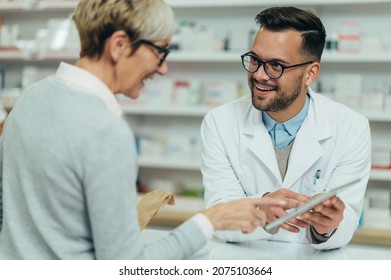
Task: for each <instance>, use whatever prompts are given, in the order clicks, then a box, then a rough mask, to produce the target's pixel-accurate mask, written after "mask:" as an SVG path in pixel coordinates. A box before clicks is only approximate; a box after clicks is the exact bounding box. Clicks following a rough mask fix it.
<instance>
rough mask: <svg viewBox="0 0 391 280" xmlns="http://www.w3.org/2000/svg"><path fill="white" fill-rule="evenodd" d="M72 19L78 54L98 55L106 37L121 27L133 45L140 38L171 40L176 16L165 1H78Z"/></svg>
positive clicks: (81, 55) (101, 51)
mask: <svg viewBox="0 0 391 280" xmlns="http://www.w3.org/2000/svg"><path fill="white" fill-rule="evenodd" d="M73 20H74V21H75V24H76V27H77V29H78V31H79V36H80V43H81V50H80V57H84V56H88V57H98V58H99V57H100V56H101V55H102V53H103V49H104V45H105V42H106V39H107V38H109V37H110V36H111V35H112V34H113V33H114V32H115V31H118V30H123V31H125V32H126V33H127V35H128V36H129V38H130V40H131V41H132V43H133V44H134V43H135V42H136V41H137V40H139V39H145V40H150V41H160V40H167V39H171V37H172V36H173V34H174V33H175V30H176V22H175V16H174V13H173V11H172V9H171V8H170V7H169V6H168V5H167V3H165V2H164V0H80V1H79V4H78V5H77V7H76V9H75V11H74V14H73Z"/></svg>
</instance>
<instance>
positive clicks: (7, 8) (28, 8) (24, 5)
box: [0, 0, 78, 14]
mask: <svg viewBox="0 0 391 280" xmlns="http://www.w3.org/2000/svg"><path fill="white" fill-rule="evenodd" d="M77 2H78V1H77V0H67V1H35V2H32V1H30V2H28V1H12V2H1V3H0V14H1V12H7V13H9V12H37V11H45V12H46V11H47V12H50V11H72V10H73V9H74V8H75V7H76V4H77Z"/></svg>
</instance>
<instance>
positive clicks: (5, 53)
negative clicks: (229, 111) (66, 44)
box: [0, 49, 78, 62]
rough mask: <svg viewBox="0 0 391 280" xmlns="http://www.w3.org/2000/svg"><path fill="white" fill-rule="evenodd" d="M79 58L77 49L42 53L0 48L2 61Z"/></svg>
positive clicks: (47, 60)
mask: <svg viewBox="0 0 391 280" xmlns="http://www.w3.org/2000/svg"><path fill="white" fill-rule="evenodd" d="M76 59H78V53H77V52H76V51H45V52H41V53H35V52H27V51H25V52H23V51H21V50H18V49H12V50H0V61H5V62H7V61H10V62H18V61H19V62H22V61H27V62H34V61H37V62H39V61H44V62H51V61H53V62H55V61H61V60H65V61H73V60H76Z"/></svg>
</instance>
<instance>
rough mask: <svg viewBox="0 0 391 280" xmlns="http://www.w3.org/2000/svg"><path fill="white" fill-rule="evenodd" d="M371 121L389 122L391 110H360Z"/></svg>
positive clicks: (390, 120)
mask: <svg viewBox="0 0 391 280" xmlns="http://www.w3.org/2000/svg"><path fill="white" fill-rule="evenodd" d="M360 113H361V114H363V115H364V116H365V117H367V118H368V120H369V121H371V122H391V112H386V111H365V110H364V111H360Z"/></svg>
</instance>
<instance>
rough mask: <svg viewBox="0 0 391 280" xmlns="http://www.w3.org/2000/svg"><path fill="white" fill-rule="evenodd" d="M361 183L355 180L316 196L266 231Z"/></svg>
mask: <svg viewBox="0 0 391 280" xmlns="http://www.w3.org/2000/svg"><path fill="white" fill-rule="evenodd" d="M359 181H360V179H355V180H353V181H350V182H347V183H345V184H343V185H341V186H338V187H336V188H333V189H331V190H328V191H326V192H324V193H321V194H319V195H318V196H316V197H314V198H313V199H311V200H309V201H307V202H306V203H304V204H303V205H301V206H300V207H297V208H294V209H291V211H289V212H288V213H286V214H285V215H284V216H282V217H280V218H278V219H277V220H275V221H273V222H271V223H269V224H267V225H266V226H265V227H264V229H265V230H267V231H269V232H270V231H271V230H273V229H274V228H275V227H278V226H279V225H281V224H282V223H285V222H287V221H288V220H289V219H292V218H295V217H297V216H299V215H301V214H303V213H305V212H307V211H309V210H311V209H313V208H314V207H315V206H316V205H318V204H320V203H322V202H324V201H326V200H327V199H329V198H330V197H332V196H334V195H336V194H337V193H339V192H341V191H342V190H344V189H346V188H348V187H351V186H353V185H354V184H356V183H358V182H359Z"/></svg>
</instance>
